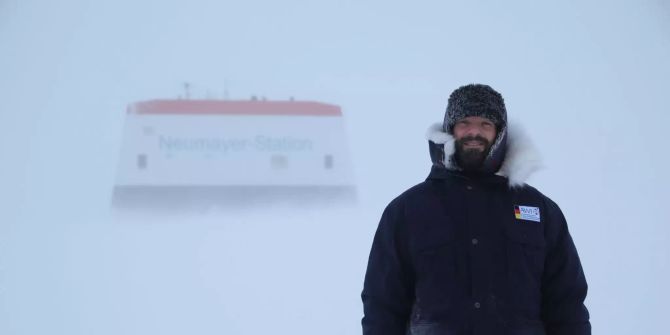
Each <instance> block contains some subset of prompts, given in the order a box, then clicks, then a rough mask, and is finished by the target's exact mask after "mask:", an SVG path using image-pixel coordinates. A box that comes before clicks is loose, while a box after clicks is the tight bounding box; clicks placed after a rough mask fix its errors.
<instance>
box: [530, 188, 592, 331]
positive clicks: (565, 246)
mask: <svg viewBox="0 0 670 335" xmlns="http://www.w3.org/2000/svg"><path fill="white" fill-rule="evenodd" d="M547 209H548V213H547V214H548V219H549V222H548V225H547V226H546V229H548V232H547V238H548V242H549V244H548V247H549V249H548V251H547V256H546V260H545V266H544V274H543V276H542V319H543V321H544V324H545V328H546V332H547V335H590V334H591V323H590V322H589V312H588V310H587V309H586V306H585V305H584V299H585V298H586V292H587V284H586V278H585V277H584V271H583V270H582V265H581V263H580V261H579V255H578V254H577V249H576V248H575V244H574V243H573V241H572V237H571V236H570V233H569V232H568V226H567V223H566V221H565V217H564V216H563V213H562V212H561V210H560V208H559V207H558V205H556V203H554V202H553V201H551V200H548V206H547Z"/></svg>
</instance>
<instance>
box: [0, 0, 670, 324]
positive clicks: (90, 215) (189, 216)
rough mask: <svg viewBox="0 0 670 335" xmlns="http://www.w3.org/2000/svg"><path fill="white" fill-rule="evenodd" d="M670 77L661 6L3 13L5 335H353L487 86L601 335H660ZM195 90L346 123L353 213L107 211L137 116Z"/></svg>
mask: <svg viewBox="0 0 670 335" xmlns="http://www.w3.org/2000/svg"><path fill="white" fill-rule="evenodd" d="M669 60H670V6H669V5H668V4H667V2H664V1H662V0H641V1H635V2H633V1H579V2H578V1H561V2H560V3H554V4H549V3H543V4H539V3H536V2H531V1H507V2H504V3H502V2H500V3H497V2H493V1H468V2H465V1H464V2H447V1H425V2H418V3H416V4H413V5H411V6H410V5H408V4H407V3H406V2H393V1H391V2H389V1H377V0H371V1H321V2H313V1H312V2H309V1H293V0H288V1H280V2H279V1H260V0H258V1H246V2H228V1H191V2H189V3H186V2H182V1H144V2H132V1H116V2H103V1H84V0H81V1H58V2H49V1H29V0H26V1H18V0H0V152H2V164H0V185H1V186H2V187H1V188H0V334H186V333H192V334H269V333H273V334H357V333H360V318H361V317H362V304H361V303H360V291H361V289H362V283H363V275H364V271H365V266H366V262H367V256H368V252H369V248H370V244H371V242H372V234H373V233H374V230H375V228H376V225H377V223H378V220H379V216H380V215H381V212H382V210H383V208H384V207H385V206H386V204H387V203H388V202H389V201H390V200H391V199H393V198H394V197H395V196H397V195H398V194H399V193H401V192H402V191H404V190H405V189H407V188H408V187H410V186H412V185H414V184H417V183H419V182H421V181H422V180H424V179H425V178H426V176H427V174H428V172H429V169H430V158H429V155H428V146H427V143H426V140H425V137H424V133H425V131H426V129H427V128H428V126H429V125H430V124H432V123H434V122H441V120H442V118H443V113H444V109H445V106H446V101H447V98H448V95H449V93H450V92H451V91H452V90H454V89H455V88H457V87H459V86H461V85H463V84H467V83H473V82H477V83H485V84H489V85H491V86H492V87H494V88H495V89H496V90H498V91H499V92H501V93H502V95H503V96H504V98H505V102H506V105H507V111H508V114H509V116H510V118H511V119H514V120H516V121H517V122H518V123H520V124H522V125H523V126H524V128H525V129H526V131H527V132H528V133H529V134H530V136H531V138H532V139H533V142H534V143H535V145H536V146H537V147H538V148H539V149H540V151H541V153H542V155H543V161H544V166H545V168H544V169H543V170H541V171H539V172H538V173H536V174H535V175H534V176H533V177H532V178H531V180H530V181H529V184H531V185H533V186H534V187H536V188H538V189H539V190H540V191H542V192H543V193H544V194H546V195H547V196H549V197H550V198H552V199H553V200H554V201H556V202H557V203H558V204H559V205H560V207H561V209H562V210H563V212H564V213H565V215H566V218H567V220H568V225H569V227H570V231H571V233H572V236H573V239H574V240H575V243H576V245H577V248H578V251H579V253H580V257H581V260H582V263H583V266H584V270H585V273H586V277H587V280H588V283H589V295H588V298H587V301H586V304H587V307H588V308H589V310H590V312H591V322H592V325H593V329H594V331H593V332H594V334H608V335H610V334H634V333H637V334H662V333H664V331H663V329H665V328H666V327H667V326H666V322H664V321H665V320H664V318H665V317H666V314H667V309H666V302H667V301H670V289H668V286H667V283H668V282H670V269H668V264H669V262H668V261H669V260H668V256H669V254H670V247H669V242H670V228H669V227H668V224H670V212H669V211H668V208H667V205H666V202H667V201H668V199H670V191H668V190H669V188H670V178H669V177H668V175H667V171H668V169H669V168H670V159H669V158H668V149H667V145H666V144H665V143H666V142H667V128H668V126H669V125H670V110H668V106H667V105H668V104H667V100H668V98H667V97H668V92H669V91H670V61H669ZM185 82H188V83H190V95H191V97H192V98H230V99H249V98H250V97H251V96H258V97H266V98H267V99H268V100H289V99H290V98H291V97H294V98H295V99H297V100H308V101H319V102H324V103H329V104H335V105H338V106H340V107H341V108H342V117H343V120H344V125H345V130H346V141H347V145H348V148H349V151H350V155H351V161H352V166H353V175H354V178H355V181H356V201H355V203H353V204H347V205H341V204H331V203H329V202H327V201H325V202H322V203H316V204H314V203H312V204H310V205H309V206H302V205H300V204H299V203H298V204H296V203H295V202H294V203H285V202H280V203H273V202H259V203H254V204H251V205H249V206H245V207H240V208H232V209H231V208H226V207H218V206H213V207H211V208H210V207H208V208H205V209H204V210H200V211H194V212H180V213H166V212H156V211H145V212H141V213H127V212H123V211H121V212H119V211H118V210H115V209H114V208H112V206H111V203H112V201H111V200H112V193H113V188H114V184H115V178H116V175H117V168H118V166H119V153H120V151H121V143H122V140H123V136H124V135H123V134H124V132H123V128H124V122H125V118H126V116H127V115H126V107H127V106H128V105H129V104H130V103H133V102H136V101H142V100H151V99H175V98H177V97H178V96H179V95H182V94H184V91H183V84H184V83H185ZM664 283H666V284H664Z"/></svg>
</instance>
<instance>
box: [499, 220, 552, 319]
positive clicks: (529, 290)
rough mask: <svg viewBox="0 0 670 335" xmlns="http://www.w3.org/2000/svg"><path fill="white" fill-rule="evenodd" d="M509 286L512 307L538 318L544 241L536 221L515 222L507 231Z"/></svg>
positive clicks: (527, 315) (544, 249)
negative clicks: (532, 222)
mask: <svg viewBox="0 0 670 335" xmlns="http://www.w3.org/2000/svg"><path fill="white" fill-rule="evenodd" d="M506 239H507V240H506V248H507V271H508V279H509V281H508V284H509V286H508V288H509V293H510V294H511V296H510V301H511V302H512V307H513V308H514V309H515V310H517V311H522V313H521V315H523V316H525V317H526V318H530V319H533V318H536V317H539V308H540V302H541V291H540V290H541V287H542V284H541V283H542V273H543V271H544V258H545V253H546V243H545V240H544V231H543V229H542V226H541V225H539V224H537V225H536V224H532V225H531V224H526V223H518V224H515V225H513V226H508V227H507V230H506Z"/></svg>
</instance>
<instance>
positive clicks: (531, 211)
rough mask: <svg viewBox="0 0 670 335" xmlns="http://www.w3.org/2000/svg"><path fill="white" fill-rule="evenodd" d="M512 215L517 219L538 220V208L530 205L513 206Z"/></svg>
mask: <svg viewBox="0 0 670 335" xmlns="http://www.w3.org/2000/svg"><path fill="white" fill-rule="evenodd" d="M514 217H516V218H517V220H528V221H535V222H540V208H539V207H531V206H514Z"/></svg>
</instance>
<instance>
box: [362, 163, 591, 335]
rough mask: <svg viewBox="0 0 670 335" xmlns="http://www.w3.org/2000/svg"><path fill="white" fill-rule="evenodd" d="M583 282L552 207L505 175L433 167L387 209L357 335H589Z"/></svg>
mask: <svg viewBox="0 0 670 335" xmlns="http://www.w3.org/2000/svg"><path fill="white" fill-rule="evenodd" d="M586 293H587V284H586V280H585V277H584V272H583V271H582V266H581V264H580V260H579V256H578V254H577V250H576V248H575V245H574V243H573V240H572V238H571V236H570V233H569V231H568V226H567V223H566V220H565V218H564V216H563V214H562V213H561V210H560V209H559V207H558V206H557V205H556V203H554V202H553V201H552V200H551V199H549V198H548V197H546V196H544V195H543V194H542V193H540V192H539V191H537V190H536V189H535V188H533V187H531V186H528V185H522V186H519V187H510V185H509V180H508V177H505V176H500V175H496V174H488V175H467V174H465V173H463V172H460V171H457V170H453V169H447V168H445V167H444V166H439V165H434V166H433V168H432V170H431V172H430V175H429V176H428V178H427V179H426V180H425V181H424V182H422V183H420V184H418V185H416V186H414V187H412V188H410V189H409V190H407V191H405V192H404V193H403V194H401V195H400V196H398V197H397V198H395V199H394V200H393V201H392V202H391V203H390V204H389V205H388V206H387V207H386V209H385V210H384V213H383V214H382V217H381V220H380V222H379V226H378V228H377V231H376V234H375V236H374V240H373V244H372V250H371V252H370V257H369V260H368V267H367V272H366V275H365V282H364V288H363V293H362V299H363V305H364V314H365V315H364V317H363V320H362V325H363V334H364V335H405V334H420V335H470V334H472V335H489V334H497V335H590V334H591V325H590V323H589V313H588V311H587V309H586V307H585V306H584V299H585V297H586Z"/></svg>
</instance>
